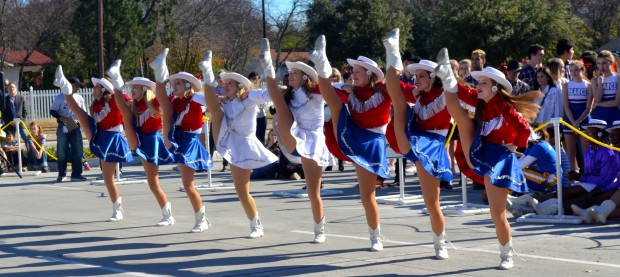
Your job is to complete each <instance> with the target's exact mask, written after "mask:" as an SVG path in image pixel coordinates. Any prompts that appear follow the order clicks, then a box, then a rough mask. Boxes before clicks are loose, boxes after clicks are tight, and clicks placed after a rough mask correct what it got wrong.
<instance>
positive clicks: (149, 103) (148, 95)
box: [131, 86, 162, 117]
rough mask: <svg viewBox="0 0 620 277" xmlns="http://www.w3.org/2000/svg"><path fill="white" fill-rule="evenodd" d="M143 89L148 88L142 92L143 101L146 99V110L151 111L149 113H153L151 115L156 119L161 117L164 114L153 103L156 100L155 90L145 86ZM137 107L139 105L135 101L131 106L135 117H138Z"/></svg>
mask: <svg viewBox="0 0 620 277" xmlns="http://www.w3.org/2000/svg"><path fill="white" fill-rule="evenodd" d="M143 87H144V88H146V90H144V91H143V92H142V99H144V103H145V104H146V108H147V109H149V111H151V114H152V115H154V116H155V117H160V116H161V115H162V112H161V110H160V109H159V108H158V107H155V104H154V103H153V100H155V93H154V92H153V90H151V88H150V87H147V86H143ZM137 105H138V103H137V102H136V101H133V104H132V105H131V111H132V112H133V114H135V115H137V113H136V111H137V109H136V108H137Z"/></svg>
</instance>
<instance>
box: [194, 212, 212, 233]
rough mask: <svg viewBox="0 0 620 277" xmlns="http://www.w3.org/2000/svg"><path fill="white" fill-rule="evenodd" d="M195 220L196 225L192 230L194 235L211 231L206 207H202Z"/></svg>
mask: <svg viewBox="0 0 620 277" xmlns="http://www.w3.org/2000/svg"><path fill="white" fill-rule="evenodd" d="M194 219H195V220H196V223H195V224H194V228H192V230H191V232H192V233H201V232H202V231H204V230H207V229H209V221H208V220H207V216H206V215H205V206H202V207H200V210H198V211H197V212H196V213H195V214H194Z"/></svg>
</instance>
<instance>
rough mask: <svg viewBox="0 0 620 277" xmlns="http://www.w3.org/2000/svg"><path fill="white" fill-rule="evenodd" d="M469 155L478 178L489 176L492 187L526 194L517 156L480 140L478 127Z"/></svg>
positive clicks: (500, 146)
mask: <svg viewBox="0 0 620 277" xmlns="http://www.w3.org/2000/svg"><path fill="white" fill-rule="evenodd" d="M470 153H471V154H470V161H471V163H472V165H473V166H474V172H475V173H476V174H478V175H480V176H484V175H489V177H490V178H491V184H492V185H494V186H496V187H500V188H507V189H511V190H512V191H515V192H519V193H522V192H527V185H526V179H525V175H523V171H522V170H521V165H520V164H519V159H518V158H517V155H515V153H513V152H512V151H510V150H508V148H506V147H504V146H502V145H499V144H495V143H490V142H488V141H486V140H484V139H482V138H481V137H480V128H479V127H478V130H476V137H475V138H474V141H473V142H472V144H471V149H470Z"/></svg>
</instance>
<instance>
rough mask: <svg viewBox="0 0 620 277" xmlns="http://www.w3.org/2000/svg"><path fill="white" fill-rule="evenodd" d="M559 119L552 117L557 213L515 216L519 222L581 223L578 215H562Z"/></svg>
mask: <svg viewBox="0 0 620 277" xmlns="http://www.w3.org/2000/svg"><path fill="white" fill-rule="evenodd" d="M560 119H561V118H552V119H551V123H552V124H553V130H554V132H555V159H556V163H555V171H556V174H555V176H557V179H558V182H557V190H558V214H557V215H538V214H526V215H524V216H522V217H519V218H517V222H519V223H567V224H581V221H582V220H581V218H580V217H578V216H571V215H564V206H563V199H562V174H561V173H562V170H561V165H562V157H561V156H560V154H561V152H560V151H561V149H560V147H561V146H560V135H561V133H560Z"/></svg>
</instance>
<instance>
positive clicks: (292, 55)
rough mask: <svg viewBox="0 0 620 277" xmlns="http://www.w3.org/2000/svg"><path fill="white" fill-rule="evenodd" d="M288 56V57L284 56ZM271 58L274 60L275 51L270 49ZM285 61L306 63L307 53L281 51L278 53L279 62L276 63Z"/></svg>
mask: <svg viewBox="0 0 620 277" xmlns="http://www.w3.org/2000/svg"><path fill="white" fill-rule="evenodd" d="M287 54H288V57H287V56H286V55H287ZM271 58H272V59H274V60H275V59H276V50H275V49H271ZM285 61H289V62H297V61H301V62H307V61H308V52H307V51H304V52H285V51H282V52H280V61H279V62H278V63H283V62H285Z"/></svg>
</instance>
